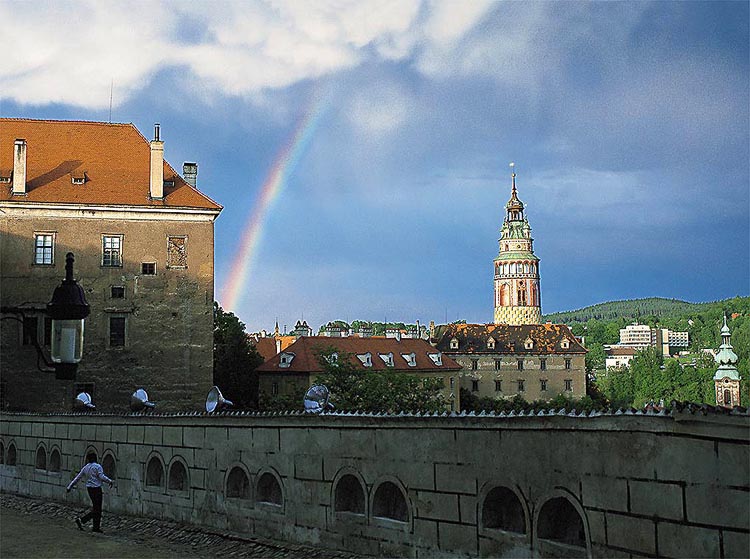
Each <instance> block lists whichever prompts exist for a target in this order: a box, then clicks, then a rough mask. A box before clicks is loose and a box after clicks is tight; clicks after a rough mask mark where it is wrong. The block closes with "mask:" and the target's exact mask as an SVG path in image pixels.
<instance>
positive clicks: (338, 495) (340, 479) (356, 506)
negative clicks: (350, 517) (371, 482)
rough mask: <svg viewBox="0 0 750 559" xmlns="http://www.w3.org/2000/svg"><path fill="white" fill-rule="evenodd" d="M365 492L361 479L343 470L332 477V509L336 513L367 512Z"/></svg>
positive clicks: (362, 513) (363, 514)
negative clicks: (334, 477)
mask: <svg viewBox="0 0 750 559" xmlns="http://www.w3.org/2000/svg"><path fill="white" fill-rule="evenodd" d="M366 495H367V493H366V491H365V484H364V482H363V481H362V479H361V478H360V477H359V476H358V475H356V474H355V473H354V472H351V471H344V472H341V473H339V475H338V476H337V477H336V479H334V488H333V510H334V511H335V512H337V513H340V512H343V513H347V514H355V515H360V516H363V517H364V516H365V515H366V514H367V496H366Z"/></svg>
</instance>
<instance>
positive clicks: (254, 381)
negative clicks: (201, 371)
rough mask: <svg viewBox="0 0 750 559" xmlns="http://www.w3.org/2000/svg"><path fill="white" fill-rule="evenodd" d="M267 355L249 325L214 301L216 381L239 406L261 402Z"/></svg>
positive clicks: (254, 405)
mask: <svg viewBox="0 0 750 559" xmlns="http://www.w3.org/2000/svg"><path fill="white" fill-rule="evenodd" d="M261 363H263V357H261V355H260V354H259V353H258V352H257V350H256V349H255V347H254V346H253V345H252V344H251V343H250V340H249V339H248V337H247V333H246V332H245V325H244V324H243V323H242V322H241V321H240V319H239V318H237V317H236V316H235V315H234V314H233V313H231V312H225V311H224V309H222V308H221V307H220V306H219V304H218V303H216V302H214V384H215V385H216V386H218V387H219V388H220V389H221V391H222V393H223V394H224V396H225V397H226V398H227V399H229V400H231V401H232V402H233V403H234V405H235V407H237V408H245V409H255V408H257V405H258V375H257V374H256V373H255V372H254V371H255V368H256V367H258V365H260V364H261Z"/></svg>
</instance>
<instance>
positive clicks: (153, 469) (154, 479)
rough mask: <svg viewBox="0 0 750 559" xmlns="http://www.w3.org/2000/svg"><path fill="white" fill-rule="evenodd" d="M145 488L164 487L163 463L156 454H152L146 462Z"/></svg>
mask: <svg viewBox="0 0 750 559" xmlns="http://www.w3.org/2000/svg"><path fill="white" fill-rule="evenodd" d="M145 479H146V487H151V488H160V487H163V486H164V461H163V460H162V457H161V455H159V453H158V452H154V453H152V454H151V456H149V458H148V460H147V461H146V477H145Z"/></svg>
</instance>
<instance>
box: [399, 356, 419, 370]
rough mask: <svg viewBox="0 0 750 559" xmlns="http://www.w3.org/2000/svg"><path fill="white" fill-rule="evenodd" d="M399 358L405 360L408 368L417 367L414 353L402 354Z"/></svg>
mask: <svg viewBox="0 0 750 559" xmlns="http://www.w3.org/2000/svg"><path fill="white" fill-rule="evenodd" d="M401 357H403V358H404V359H405V360H406V364H407V365H409V367H416V366H417V356H416V354H415V353H414V352H411V353H402V354H401Z"/></svg>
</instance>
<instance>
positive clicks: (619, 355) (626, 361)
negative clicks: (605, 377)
mask: <svg viewBox="0 0 750 559" xmlns="http://www.w3.org/2000/svg"><path fill="white" fill-rule="evenodd" d="M638 351H639V348H636V347H632V346H618V345H614V346H608V347H605V348H604V353H605V356H606V357H605V361H604V366H605V368H607V369H617V368H620V367H629V366H630V362H631V361H632V360H633V358H634V357H635V354H636V353H637V352H638Z"/></svg>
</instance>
